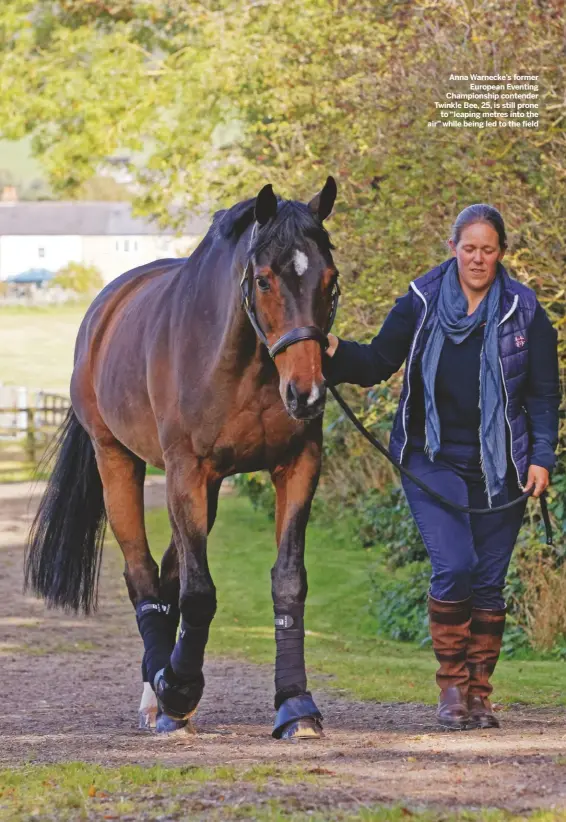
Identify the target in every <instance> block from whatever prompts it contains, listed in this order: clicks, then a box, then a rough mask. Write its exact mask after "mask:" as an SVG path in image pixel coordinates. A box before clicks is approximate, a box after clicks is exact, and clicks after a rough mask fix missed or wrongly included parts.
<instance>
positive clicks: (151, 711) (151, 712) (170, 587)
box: [140, 480, 222, 732]
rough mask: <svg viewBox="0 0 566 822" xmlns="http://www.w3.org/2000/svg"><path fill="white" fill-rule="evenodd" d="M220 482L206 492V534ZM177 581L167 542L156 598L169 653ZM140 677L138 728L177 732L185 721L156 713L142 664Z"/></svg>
mask: <svg viewBox="0 0 566 822" xmlns="http://www.w3.org/2000/svg"><path fill="white" fill-rule="evenodd" d="M221 483H222V481H221V480H219V481H217V482H216V483H212V484H211V485H210V486H209V490H208V500H207V505H208V518H207V531H208V533H210V531H211V530H212V526H213V525H214V521H215V519H216V512H217V509H218V494H219V491H220V485H221ZM180 587H181V583H180V579H179V552H178V550H177V546H176V544H175V540H174V539H173V538H171V542H170V544H169V547H168V548H167V550H166V551H165V554H164V555H163V559H162V560H161V573H160V576H159V594H160V597H161V601H162V602H164V603H165V604H166V605H167V606H169V612H168V614H167V616H168V618H169V624H170V628H171V637H170V643H171V649H173V646H174V645H175V641H176V638H177V628H178V625H179V617H180V612H179V594H180ZM142 673H143V681H144V690H143V694H142V700H141V704H140V727H144V728H145V727H153V725H155V726H156V727H157V730H158V731H166V732H167V731H174V730H177V728H179V727H182V726H183V725H186V724H187V723H186V720H184V721H178V720H174V719H170V718H169V717H167V715H166V714H164V713H163V712H162V711H161V710H158V705H157V698H156V696H155V693H154V691H153V689H152V687H151V685H150V682H149V678H148V675H147V669H146V665H145V655H144V662H143V664H142Z"/></svg>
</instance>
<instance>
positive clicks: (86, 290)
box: [50, 263, 104, 294]
mask: <svg viewBox="0 0 566 822" xmlns="http://www.w3.org/2000/svg"><path fill="white" fill-rule="evenodd" d="M50 285H54V286H56V285H58V286H60V287H61V288H66V289H69V290H70V291H75V292H76V293H77V294H91V293H92V292H95V291H99V290H100V289H101V288H102V287H103V286H104V280H103V279H102V274H101V273H100V271H99V270H98V268H97V267H96V266H94V265H84V264H83V263H67V265H65V266H63V268H60V269H59V271H58V272H57V273H56V274H55V276H54V277H53V279H52V280H51V282H50Z"/></svg>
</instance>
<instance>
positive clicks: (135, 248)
mask: <svg viewBox="0 0 566 822" xmlns="http://www.w3.org/2000/svg"><path fill="white" fill-rule="evenodd" d="M137 250H138V241H137V240H134V251H137Z"/></svg>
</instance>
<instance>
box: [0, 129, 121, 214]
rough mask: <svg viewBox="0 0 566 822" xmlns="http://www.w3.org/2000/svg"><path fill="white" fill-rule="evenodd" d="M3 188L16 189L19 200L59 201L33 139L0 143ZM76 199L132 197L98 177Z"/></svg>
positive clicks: (113, 182) (111, 179) (114, 182)
mask: <svg viewBox="0 0 566 822" xmlns="http://www.w3.org/2000/svg"><path fill="white" fill-rule="evenodd" d="M4 186H15V187H16V189H17V192H18V199H19V200H54V199H55V200H56V199H58V197H57V196H56V195H55V194H54V192H53V190H52V189H51V186H50V185H49V182H48V180H47V175H46V173H45V171H44V170H43V167H42V165H41V163H40V162H39V161H38V160H37V159H36V158H35V157H34V156H33V155H32V151H31V137H24V138H23V139H22V140H0V192H1V191H2V189H3V188H4ZM77 199H79V200H106V201H116V200H127V201H130V200H131V199H132V195H131V192H130V191H129V190H128V187H127V186H126V185H125V184H124V183H122V182H118V181H117V180H116V179H114V177H111V176H109V175H102V174H98V175H96V176H95V177H93V178H92V179H91V180H88V181H87V182H86V183H85V184H84V185H83V187H82V189H81V190H80V192H79V194H78V197H77Z"/></svg>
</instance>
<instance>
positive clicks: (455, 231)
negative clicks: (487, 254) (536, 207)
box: [450, 203, 507, 250]
mask: <svg viewBox="0 0 566 822" xmlns="http://www.w3.org/2000/svg"><path fill="white" fill-rule="evenodd" d="M472 223H489V225H491V226H493V228H494V229H495V230H496V231H497V236H498V237H499V247H500V248H501V250H503V249H505V248H507V234H506V233H505V223H504V222H503V217H502V216H501V214H500V213H499V211H498V210H497V209H496V208H494V207H493V206H490V205H487V203H475V205H471V206H468V207H467V208H465V209H464V210H463V211H461V212H460V213H459V214H458V216H457V217H456V221H455V222H454V225H453V226H452V234H451V236H450V239H451V240H452V242H453V243H454V244H455V245H457V244H458V243H459V242H460V236H461V234H462V231H463V230H464V229H465V228H466V227H467V226H469V225H472Z"/></svg>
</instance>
